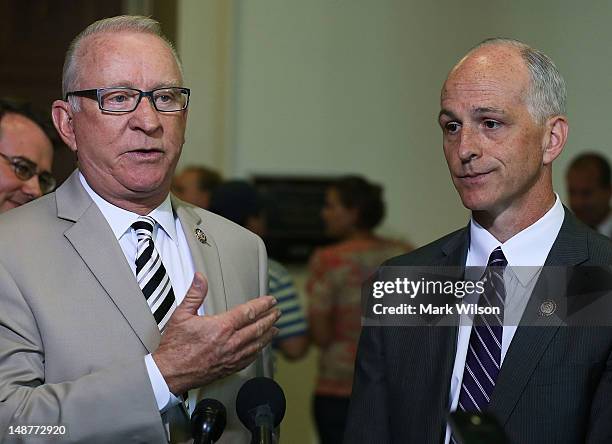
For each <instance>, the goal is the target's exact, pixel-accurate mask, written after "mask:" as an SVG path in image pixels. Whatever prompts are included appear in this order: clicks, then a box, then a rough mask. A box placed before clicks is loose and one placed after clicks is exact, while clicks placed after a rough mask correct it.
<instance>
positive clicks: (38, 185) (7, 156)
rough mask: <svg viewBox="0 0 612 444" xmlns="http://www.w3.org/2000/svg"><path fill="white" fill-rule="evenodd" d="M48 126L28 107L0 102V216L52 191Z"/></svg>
mask: <svg viewBox="0 0 612 444" xmlns="http://www.w3.org/2000/svg"><path fill="white" fill-rule="evenodd" d="M50 125H51V123H50V122H49V121H46V120H45V119H44V118H43V117H42V115H39V114H37V113H36V112H34V111H33V110H32V108H31V107H30V105H29V104H27V103H19V102H16V101H12V100H8V99H0V213H3V212H5V211H8V210H10V209H12V208H15V207H18V206H20V205H23V204H25V203H27V202H29V201H31V200H33V199H36V198H37V197H40V196H42V195H43V194H46V193H48V192H50V191H53V189H54V188H55V179H54V178H53V176H52V175H51V165H52V163H53V143H52V142H51V137H50V135H51V132H52V130H51V126H50Z"/></svg>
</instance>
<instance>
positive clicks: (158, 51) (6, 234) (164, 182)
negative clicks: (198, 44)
mask: <svg viewBox="0 0 612 444" xmlns="http://www.w3.org/2000/svg"><path fill="white" fill-rule="evenodd" d="M63 93H64V100H58V101H56V102H55V103H54V104H53V120H54V123H55V126H56V128H57V130H58V132H59V134H60V135H61V137H62V139H63V140H64V142H65V143H66V144H67V145H68V146H69V147H70V148H71V149H72V150H73V151H74V152H75V153H76V154H77V156H78V161H79V170H78V171H75V173H74V174H73V175H72V176H71V177H70V178H69V179H68V180H67V182H66V183H65V184H64V185H62V186H61V187H60V188H59V189H58V190H57V191H56V192H55V193H52V194H50V195H48V196H46V197H44V198H42V199H40V200H38V201H36V202H35V203H33V204H31V205H28V206H25V207H23V208H19V209H16V210H14V211H12V212H11V213H10V214H7V215H6V217H3V220H2V221H1V222H0V307H1V309H0V437H2V436H3V437H4V438H3V439H1V441H2V442H30V441H31V440H32V439H34V438H35V437H34V435H40V434H41V433H43V431H42V430H43V429H41V428H35V427H31V426H39V425H46V426H61V427H56V428H54V429H53V428H52V429H48V428H47V429H44V430H45V433H47V434H48V433H49V432H54V434H56V435H60V436H59V437H60V438H61V440H60V441H61V442H88V443H97V442H99V443H165V442H167V441H168V440H170V441H171V442H185V441H188V440H189V428H188V423H187V420H188V416H187V414H188V411H187V408H191V409H192V408H193V406H194V404H195V402H196V401H197V399H198V398H200V397H212V398H217V399H219V400H221V401H222V402H223V403H224V404H225V405H226V407H227V410H228V416H229V417H228V427H227V429H226V432H225V434H224V436H223V438H222V440H223V441H224V442H233V443H234V442H248V432H247V431H246V429H244V428H243V427H242V426H241V425H240V424H239V423H238V421H237V419H236V417H235V413H234V412H235V405H234V404H235V398H236V393H237V391H238V389H239V387H240V385H241V384H242V382H243V381H244V380H246V379H248V378H250V377H253V376H255V375H257V374H259V375H264V374H269V360H268V355H267V349H266V350H264V352H265V353H266V354H265V356H264V355H263V354H262V349H264V347H265V346H266V345H267V344H268V343H269V341H270V340H271V339H272V337H273V336H274V335H275V334H276V329H275V328H274V327H273V324H274V322H275V321H276V320H277V318H278V316H279V313H278V310H277V309H276V308H274V304H275V301H274V299H273V298H271V297H268V296H267V297H260V298H258V296H261V295H263V294H264V293H265V287H266V252H265V248H264V246H263V244H262V242H261V240H260V239H259V238H258V237H256V236H254V235H253V234H251V233H250V232H248V231H246V230H244V229H242V228H240V227H238V226H237V225H234V224H232V223H230V222H228V221H226V220H225V219H222V218H220V217H218V216H215V215H213V214H211V213H209V212H207V211H204V210H200V209H196V208H195V207H192V206H190V205H187V204H185V203H183V202H181V201H179V200H177V199H174V198H173V197H172V196H170V194H169V190H170V183H171V179H172V175H173V173H174V169H175V166H176V163H177V161H178V158H179V155H180V152H181V148H182V145H183V142H184V133H185V125H186V120H187V107H188V104H189V94H190V91H189V89H187V88H186V87H184V86H183V78H182V72H181V67H180V64H179V62H178V58H177V57H176V54H175V52H174V50H173V49H172V47H171V45H170V44H169V43H168V42H167V41H166V40H165V39H164V38H163V37H162V36H161V34H160V32H159V24H158V23H157V22H155V21H153V20H151V19H147V18H144V17H129V16H124V17H115V18H111V19H106V20H102V21H100V22H96V23H94V24H92V25H90V26H89V27H88V28H87V29H86V30H85V31H83V33H81V34H80V35H79V36H77V38H76V39H75V41H74V42H73V43H72V45H71V46H70V48H69V50H68V53H67V56H66V62H65V65H64V73H63ZM204 298H206V299H205V301H204ZM186 405H188V406H189V407H187V408H186ZM24 426H25V427H24Z"/></svg>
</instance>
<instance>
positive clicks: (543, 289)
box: [489, 208, 588, 425]
mask: <svg viewBox="0 0 612 444" xmlns="http://www.w3.org/2000/svg"><path fill="white" fill-rule="evenodd" d="M586 242H587V240H586V234H585V233H584V231H583V230H580V229H579V228H578V227H577V225H576V221H575V219H574V217H573V216H572V215H571V214H570V213H569V211H568V210H567V208H566V209H565V218H564V220H563V224H562V226H561V230H560V231H559V235H558V236H557V239H556V240H555V242H554V244H553V246H552V248H551V250H550V253H549V254H548V257H547V259H546V263H545V264H544V265H545V267H549V266H563V267H566V266H567V267H569V266H574V265H578V264H580V263H582V262H584V261H586V260H587V259H588V250H587V243H586ZM546 271H547V270H546V268H545V269H543V270H542V273H541V274H540V277H539V278H538V282H537V283H536V286H535V288H534V291H533V294H532V295H531V297H530V299H529V302H528V303H527V306H526V307H525V312H524V313H523V316H522V318H521V322H520V325H519V328H517V330H516V333H515V334H514V338H513V339H512V342H511V343H510V347H509V349H508V352H507V354H506V357H505V358H504V363H503V365H502V368H501V370H500V373H499V376H498V379H497V383H496V386H495V390H494V392H493V395H492V398H491V404H490V405H489V410H490V411H491V412H492V413H493V414H494V415H495V416H496V418H497V419H498V421H499V422H500V423H501V424H502V425H504V424H505V423H506V422H507V421H508V418H509V417H510V414H511V413H512V410H513V409H514V407H515V405H516V403H517V402H518V400H519V398H520V396H521V393H522V392H523V390H524V389H525V386H526V385H527V383H528V382H529V379H530V377H531V375H532V374H533V372H534V370H535V368H536V367H537V365H538V363H539V362H540V360H541V359H542V356H543V355H544V352H545V351H546V349H547V348H548V346H549V344H550V342H551V341H552V340H553V338H554V336H555V335H556V334H557V331H558V329H559V328H560V327H559V326H560V325H561V320H560V319H559V318H558V317H557V316H556V315H553V316H540V315H539V310H540V304H541V302H542V301H543V300H545V299H550V298H551V295H554V294H563V292H556V291H551V290H552V288H554V287H555V284H559V282H558V281H557V282H555V280H554V276H553V277H552V278H551V279H549V278H548V277H549V276H550V275H549V274H548V273H547V272H546ZM553 275H554V272H553ZM558 302H559V303H563V301H558ZM540 327H547V328H540Z"/></svg>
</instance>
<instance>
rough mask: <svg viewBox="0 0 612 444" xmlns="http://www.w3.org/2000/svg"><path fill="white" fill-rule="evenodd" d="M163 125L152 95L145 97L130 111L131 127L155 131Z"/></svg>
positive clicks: (149, 131)
mask: <svg viewBox="0 0 612 444" xmlns="http://www.w3.org/2000/svg"><path fill="white" fill-rule="evenodd" d="M160 126H161V121H160V119H159V112H158V111H157V110H156V109H155V106H153V99H152V98H151V97H143V98H142V99H141V100H140V103H138V106H137V107H136V109H135V110H134V111H132V112H131V113H130V128H132V129H140V130H142V131H144V132H145V133H148V134H150V133H153V132H155V131H156V130H157V129H158V128H159V127H160Z"/></svg>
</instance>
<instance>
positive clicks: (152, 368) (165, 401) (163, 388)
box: [144, 354, 181, 413]
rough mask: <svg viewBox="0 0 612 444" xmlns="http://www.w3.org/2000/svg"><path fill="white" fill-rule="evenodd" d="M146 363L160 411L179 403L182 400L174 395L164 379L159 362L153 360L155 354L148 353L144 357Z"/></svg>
mask: <svg viewBox="0 0 612 444" xmlns="http://www.w3.org/2000/svg"><path fill="white" fill-rule="evenodd" d="M144 360H145V365H146V366H147V373H148V374H149V380H150V381H151V386H152V387H153V394H154V395H155V400H156V401H157V408H158V409H159V411H160V413H164V412H165V411H166V410H168V409H169V408H170V407H174V406H175V405H177V404H179V403H180V402H181V400H180V399H179V398H177V397H176V396H174V395H173V394H172V393H171V392H170V389H169V388H168V384H166V381H165V380H164V377H163V376H162V374H161V372H160V371H159V368H158V367H157V364H156V363H155V361H154V360H153V356H152V355H151V354H148V355H146V356H145V357H144Z"/></svg>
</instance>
